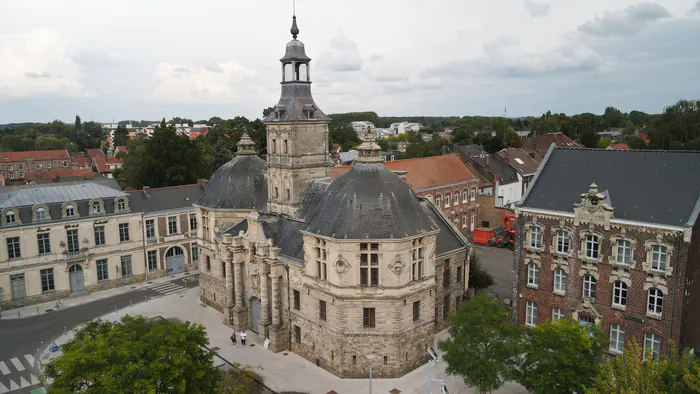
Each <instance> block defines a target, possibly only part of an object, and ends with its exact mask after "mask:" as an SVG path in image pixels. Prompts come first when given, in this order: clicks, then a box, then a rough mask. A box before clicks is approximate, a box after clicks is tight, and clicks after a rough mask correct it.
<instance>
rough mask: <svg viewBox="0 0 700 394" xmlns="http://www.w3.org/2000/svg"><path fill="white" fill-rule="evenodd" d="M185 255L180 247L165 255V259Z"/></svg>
mask: <svg viewBox="0 0 700 394" xmlns="http://www.w3.org/2000/svg"><path fill="white" fill-rule="evenodd" d="M183 254H185V253H184V252H183V251H182V248H180V247H179V246H173V247H172V248H170V249H168V251H167V252H166V253H165V257H174V256H182V255H183Z"/></svg>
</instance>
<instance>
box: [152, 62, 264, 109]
mask: <svg viewBox="0 0 700 394" xmlns="http://www.w3.org/2000/svg"><path fill="white" fill-rule="evenodd" d="M155 74H156V78H157V83H156V87H155V89H154V90H153V94H152V96H153V98H155V99H158V100H163V101H170V102H216V101H227V102H230V101H235V100H236V99H238V98H240V97H243V96H244V94H242V92H240V91H239V90H238V89H237V88H238V87H239V86H238V85H239V84H240V83H241V82H242V81H244V80H246V79H248V78H250V77H252V76H253V75H255V74H256V72H255V70H251V69H248V68H246V67H244V66H242V65H240V64H238V63H236V62H233V61H228V62H219V63H214V64H208V65H199V66H195V65H185V64H172V63H159V64H158V65H157V66H156V68H155Z"/></svg>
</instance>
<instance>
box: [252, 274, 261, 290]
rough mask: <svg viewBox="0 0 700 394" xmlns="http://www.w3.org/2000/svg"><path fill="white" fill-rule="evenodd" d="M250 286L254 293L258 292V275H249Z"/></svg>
mask: <svg viewBox="0 0 700 394" xmlns="http://www.w3.org/2000/svg"><path fill="white" fill-rule="evenodd" d="M250 282H251V283H250V285H251V286H250V287H251V288H252V289H253V292H254V293H255V294H260V275H258V274H255V275H251V276H250Z"/></svg>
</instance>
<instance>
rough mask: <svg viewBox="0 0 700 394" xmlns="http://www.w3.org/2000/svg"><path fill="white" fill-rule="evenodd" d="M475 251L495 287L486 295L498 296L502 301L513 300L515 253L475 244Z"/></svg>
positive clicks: (487, 290) (488, 290)
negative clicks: (491, 277) (505, 299)
mask: <svg viewBox="0 0 700 394" xmlns="http://www.w3.org/2000/svg"><path fill="white" fill-rule="evenodd" d="M474 250H475V251H476V254H477V256H478V257H479V258H480V260H481V266H482V267H484V269H486V270H487V271H488V272H489V273H490V274H491V275H492V276H493V280H494V282H495V283H494V285H493V286H491V287H489V288H488V289H486V290H484V292H485V293H488V294H493V295H496V294H497V295H498V296H499V298H500V299H501V300H503V299H504V298H508V299H511V298H513V251H512V250H510V249H508V248H498V247H495V246H485V245H478V244H474Z"/></svg>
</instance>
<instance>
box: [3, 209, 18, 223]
mask: <svg viewBox="0 0 700 394" xmlns="http://www.w3.org/2000/svg"><path fill="white" fill-rule="evenodd" d="M16 222H17V215H15V211H13V210H11V209H8V210H7V212H5V223H7V224H10V223H16Z"/></svg>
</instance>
